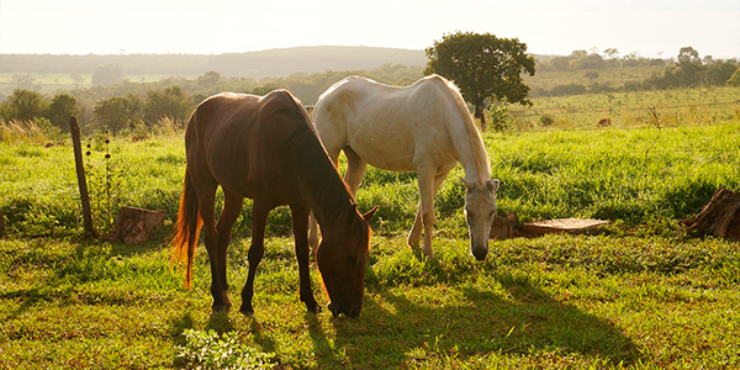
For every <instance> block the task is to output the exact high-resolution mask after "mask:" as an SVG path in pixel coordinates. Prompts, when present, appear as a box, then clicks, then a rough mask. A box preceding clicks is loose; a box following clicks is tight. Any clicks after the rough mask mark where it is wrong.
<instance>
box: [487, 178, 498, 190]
mask: <svg viewBox="0 0 740 370" xmlns="http://www.w3.org/2000/svg"><path fill="white" fill-rule="evenodd" d="M500 184H501V181H499V180H498V179H493V180H488V183H487V186H488V190H490V191H491V192H493V193H495V192H497V191H498V187H499V185H500Z"/></svg>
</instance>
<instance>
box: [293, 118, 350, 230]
mask: <svg viewBox="0 0 740 370" xmlns="http://www.w3.org/2000/svg"><path fill="white" fill-rule="evenodd" d="M290 147H291V148H293V149H294V150H295V151H294V155H295V160H294V161H292V162H293V163H295V168H294V171H293V173H294V174H295V175H296V176H297V178H296V183H297V184H298V189H299V191H300V192H301V193H302V195H303V196H304V198H305V199H306V201H307V202H308V204H309V206H310V207H311V209H312V211H313V213H314V216H316V221H317V222H318V223H319V225H321V227H322V229H326V228H331V227H334V226H342V224H341V222H342V221H345V222H346V220H347V217H349V215H352V214H353V213H356V212H355V200H354V197H352V195H351V193H350V191H349V188H348V187H347V184H345V182H344V181H343V180H342V178H341V176H340V175H339V172H338V171H337V169H336V167H334V164H333V163H332V162H331V160H330V159H329V156H328V155H327V154H326V151H325V150H324V147H323V146H322V145H321V142H320V141H319V139H318V137H317V136H316V135H315V133H313V132H307V133H305V134H304V135H300V137H297V138H295V139H294V140H292V144H291V146H290Z"/></svg>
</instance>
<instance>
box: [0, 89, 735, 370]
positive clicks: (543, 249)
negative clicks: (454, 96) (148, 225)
mask: <svg viewBox="0 0 740 370" xmlns="http://www.w3.org/2000/svg"><path fill="white" fill-rule="evenodd" d="M574 104H576V103H574ZM577 109H586V110H587V108H585V107H581V106H580V105H579V107H578V108H577ZM722 114H728V113H726V112H725V113H722ZM729 114H731V113H729ZM719 117H720V116H719V115H718V116H717V117H716V118H715V119H714V120H712V121H702V122H693V121H691V122H686V124H685V125H661V126H660V128H658V127H657V126H652V125H650V124H645V125H642V126H637V127H631V126H629V125H624V126H623V125H615V126H616V127H611V128H607V129H600V130H554V129H546V130H536V131H517V132H510V133H503V134H502V133H488V134H486V136H485V141H486V145H487V148H488V152H489V156H490V157H491V163H492V169H493V174H494V177H497V178H499V179H501V181H502V187H501V189H500V191H499V196H498V199H499V214H502V215H504V214H506V213H507V212H517V213H518V215H519V217H520V219H521V220H522V221H530V220H539V219H545V218H552V217H570V216H582V217H598V218H604V219H608V220H611V221H612V222H613V226H611V227H610V228H608V230H607V231H606V233H604V234H601V235H592V236H547V237H541V238H535V239H511V240H507V241H497V242H492V244H491V246H490V247H491V252H490V253H489V256H488V259H487V260H486V261H485V262H482V263H480V262H476V261H475V260H474V258H472V257H471V256H470V253H469V251H468V241H467V238H466V234H467V230H466V228H465V223H464V218H463V213H462V209H461V208H462V205H463V202H464V196H463V193H464V187H463V185H462V184H461V183H460V181H458V179H459V178H460V177H461V176H462V175H463V172H462V170H461V169H460V168H457V169H455V170H454V171H453V172H452V173H451V174H450V177H449V179H448V180H447V181H446V182H445V183H444V184H443V185H442V188H441V189H440V193H439V194H438V196H437V198H436V211H437V218H438V224H437V225H436V228H435V229H436V239H435V243H436V244H435V255H436V257H437V258H436V260H434V261H427V260H425V259H424V258H422V257H420V256H418V255H415V254H414V253H412V251H411V250H410V249H409V248H408V247H407V246H406V245H405V236H406V233H407V232H408V229H409V228H410V226H411V223H412V221H413V216H414V212H415V205H416V201H417V200H416V199H417V191H416V189H415V176H414V175H413V174H393V173H388V172H383V171H377V170H374V169H369V171H368V174H367V176H366V179H365V183H364V185H363V187H362V188H361V190H360V193H359V194H358V201H359V203H360V208H361V209H362V210H366V209H369V208H370V207H371V206H373V205H376V204H378V205H380V206H381V207H382V208H381V209H380V211H379V212H378V213H377V214H376V217H375V218H374V219H373V222H372V227H373V229H374V231H375V237H374V239H373V241H372V251H371V254H370V261H369V265H368V276H367V277H366V302H365V306H364V309H363V312H362V316H361V317H360V318H359V319H357V320H351V319H346V318H344V317H340V318H332V316H331V314H330V313H329V312H328V310H326V309H324V310H323V311H322V312H320V313H319V314H316V315H313V314H308V313H306V312H305V309H304V306H303V304H302V303H300V301H299V299H298V293H297V290H298V271H297V268H296V263H295V257H294V255H293V246H292V245H293V244H292V238H290V237H289V235H290V234H289V233H290V230H289V224H290V223H289V214H288V211H287V209H285V208H280V209H277V210H275V211H273V212H272V214H271V215H270V220H269V223H270V224H269V226H268V234H269V237H268V240H267V251H266V255H265V259H264V260H263V263H262V264H261V265H260V268H259V270H258V274H257V279H256V284H255V291H256V296H255V300H254V305H255V310H256V312H255V315H254V316H253V317H244V316H242V315H241V314H239V313H238V312H231V313H228V314H213V315H211V311H210V305H211V298H210V294H209V291H208V285H209V282H210V272H209V269H208V260H207V255H206V253H205V250H204V248H203V246H202V245H201V246H199V247H198V252H197V255H196V263H195V281H194V288H193V289H192V290H191V291H186V290H184V289H182V276H181V275H180V274H179V273H178V272H176V271H175V270H174V268H173V267H172V266H171V265H170V262H169V261H170V259H169V251H168V248H167V247H166V245H165V244H164V243H165V241H166V232H167V231H168V230H169V229H170V228H171V222H172V219H173V217H174V214H175V211H176V209H177V201H178V199H179V196H180V190H181V184H182V174H183V169H184V165H185V161H184V149H183V143H182V137H181V135H175V136H162V137H156V138H154V139H151V140H146V141H139V142H131V140H130V138H124V137H121V138H113V139H112V143H111V144H109V145H105V144H104V137H100V136H99V137H95V138H92V140H91V141H90V149H89V150H90V151H91V155H90V156H88V157H86V161H87V163H88V173H89V174H90V176H91V178H90V188H91V190H92V194H93V208H94V210H95V215H96V226H97V227H98V228H99V229H100V230H101V231H105V230H108V229H110V227H111V222H112V217H113V216H114V215H115V213H116V210H117V208H118V207H120V206H122V205H133V206H139V207H144V208H150V209H163V210H165V211H166V212H167V214H168V217H169V220H168V221H167V222H166V230H165V231H163V232H162V234H160V235H159V236H158V237H157V238H155V240H153V241H151V242H148V243H145V244H143V245H137V246H128V245H122V244H116V243H108V242H99V241H93V240H85V239H83V238H81V235H82V231H81V216H80V211H79V206H78V202H79V199H78V198H79V195H77V191H76V180H75V178H74V166H73V162H72V149H71V147H70V145H69V144H68V143H67V144H65V145H63V146H55V147H52V148H44V147H43V146H42V145H40V144H37V143H34V142H33V141H28V142H23V140H20V139H18V138H16V141H15V143H13V142H2V143H0V210H1V211H2V212H4V214H5V217H6V219H7V221H8V222H7V226H6V236H5V237H4V238H3V239H0V368H3V369H5V368H7V369H16V368H30V369H33V368H69V369H79V368H95V369H100V368H111V369H113V368H116V369H117V368H141V369H145V368H146V369H149V368H239V367H242V368H261V367H262V368H277V369H304V368H306V369H342V368H356V369H375V368H412V369H413V368H420V369H421V368H438V369H443V368H460V369H497V368H502V369H503V368H516V369H521V368H578V369H580V368H593V369H603V368H611V369H623V368H629V369H658V368H676V369H697V368H712V369H714V368H717V369H722V368H738V367H740V336H738V335H736V334H734V333H737V332H738V330H739V329H740V328H739V326H738V323H740V311H738V307H740V289H738V288H740V244H738V243H737V242H733V241H726V240H720V239H715V238H712V237H700V238H698V237H693V236H692V237H689V236H686V235H683V234H680V233H679V234H676V231H677V230H678V229H679V227H678V220H679V219H681V218H683V217H686V216H689V215H692V214H695V213H696V212H698V211H699V210H700V209H701V207H702V206H703V205H704V204H705V203H706V202H707V201H708V200H709V198H710V197H711V195H712V193H713V192H714V191H715V190H716V189H718V188H728V189H731V190H735V191H738V190H740V173H739V172H738V171H737V169H738V168H740V157H738V155H737V153H738V152H739V150H740V139H738V138H740V122H739V121H738V119H737V118H734V119H724V118H719ZM722 117H724V116H722ZM105 153H110V154H111V159H109V160H106V159H105V158H104V155H105ZM249 218H250V208H249V207H248V206H247V207H245V210H244V212H243V214H242V217H241V218H240V219H239V221H238V224H237V227H236V229H235V232H234V238H235V240H234V242H233V244H232V246H231V247H230V250H229V256H228V258H229V261H228V263H229V279H230V282H231V284H232V287H233V288H232V298H233V299H234V300H235V304H237V305H238V304H239V296H238V291H239V290H240V288H241V286H242V284H244V282H245V280H246V274H247V263H246V254H247V253H246V252H247V250H248V247H249V243H250V240H249V230H250V227H251V222H250V220H249ZM312 279H313V284H314V288H315V292H316V298H317V300H319V302H320V304H322V306H325V305H326V303H327V296H326V295H325V294H324V293H323V292H322V289H321V283H320V279H319V276H318V273H317V271H316V270H315V269H314V270H313V272H312Z"/></svg>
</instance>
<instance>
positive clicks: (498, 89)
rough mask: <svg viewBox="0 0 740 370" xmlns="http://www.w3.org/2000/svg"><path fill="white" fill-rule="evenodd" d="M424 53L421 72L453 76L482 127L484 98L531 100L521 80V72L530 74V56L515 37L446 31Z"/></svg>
mask: <svg viewBox="0 0 740 370" xmlns="http://www.w3.org/2000/svg"><path fill="white" fill-rule="evenodd" d="M426 55H427V58H429V62H428V63H427V68H426V70H425V71H424V73H425V74H427V75H428V74H432V73H438V74H440V75H442V76H445V77H446V78H448V79H451V80H453V81H454V82H455V84H457V86H458V87H459V88H460V92H461V93H462V95H463V97H464V98H465V100H467V101H468V102H470V103H471V104H473V105H474V106H475V117H476V118H480V120H481V129H482V130H484V131H485V126H486V119H485V116H484V115H483V109H484V108H485V104H484V102H485V100H486V99H488V98H492V99H495V100H499V101H500V100H502V99H503V98H506V100H507V101H509V102H511V103H521V104H523V105H526V104H531V102H530V101H529V100H528V99H527V94H528V92H529V87H528V86H527V85H525V84H524V83H523V82H522V78H521V74H522V73H525V72H526V73H529V75H530V76H533V75H534V65H535V64H534V58H533V57H531V56H529V55H527V45H526V44H524V43H521V42H519V40H518V39H516V38H514V39H505V38H497V37H496V36H494V35H492V34H489V33H486V34H477V33H472V32H465V33H463V32H457V33H455V34H446V35H444V36H443V37H442V40H441V41H435V42H434V46H432V47H430V48H427V49H426Z"/></svg>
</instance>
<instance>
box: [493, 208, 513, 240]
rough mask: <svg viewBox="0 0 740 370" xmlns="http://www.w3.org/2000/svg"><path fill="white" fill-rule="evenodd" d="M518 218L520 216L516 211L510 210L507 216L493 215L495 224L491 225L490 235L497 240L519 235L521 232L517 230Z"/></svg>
mask: <svg viewBox="0 0 740 370" xmlns="http://www.w3.org/2000/svg"><path fill="white" fill-rule="evenodd" d="M518 219H519V218H518V217H517V215H516V213H514V212H509V214H508V215H506V217H500V216H499V215H495V216H494V217H493V224H492V225H491V231H490V232H489V233H488V237H489V238H491V239H495V240H504V239H509V238H515V237H517V236H519V232H518V231H517V230H516V223H517V221H518Z"/></svg>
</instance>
